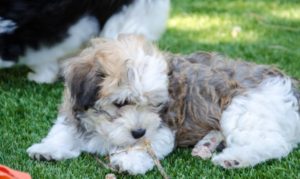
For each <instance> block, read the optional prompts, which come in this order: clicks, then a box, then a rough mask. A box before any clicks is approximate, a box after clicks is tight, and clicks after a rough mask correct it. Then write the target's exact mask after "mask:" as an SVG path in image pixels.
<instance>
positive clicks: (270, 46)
mask: <svg viewBox="0 0 300 179" xmlns="http://www.w3.org/2000/svg"><path fill="white" fill-rule="evenodd" d="M172 4H173V9H172V12H171V17H170V20H169V23H168V29H167V32H166V33H165V34H164V36H163V37H162V38H161V40H160V41H159V46H160V48H161V49H164V50H168V51H171V52H175V53H183V54H186V53H190V52H193V51H197V50H201V51H217V52H220V53H222V54H225V55H227V56H229V57H232V58H242V59H247V60H249V61H253V62H257V63H263V64H274V65H276V66H277V67H279V68H281V69H282V70H284V71H285V72H286V73H287V74H289V75H291V76H293V77H295V78H298V79H300V3H299V0H290V1H287V0H285V1H284V0H282V1H279V0H251V1H250V0H247V1H242V0H236V1H229V0H216V1H212V0H173V1H172ZM235 27H239V28H240V29H241V32H240V33H239V35H238V36H237V37H236V38H233V37H232V35H231V32H232V29H234V28H235ZM28 71H29V70H28V69H26V68H13V69H7V70H0V163H1V164H5V165H8V166H10V167H12V168H15V169H18V170H22V171H26V172H29V173H30V174H31V175H32V176H33V178H103V177H104V176H105V174H107V173H109V172H110V171H108V170H105V169H103V167H102V166H100V165H99V164H98V163H97V162H96V161H95V159H94V158H93V157H92V156H90V155H88V154H83V155H81V156H80V157H79V158H76V159H72V160H65V161H60V162H37V161H33V160H30V159H29V157H28V156H27V154H26V152H25V151H26V149H27V148H28V147H29V146H30V145H31V144H32V143H35V142H38V141H40V140H41V139H42V138H43V137H44V136H45V135H46V134H47V131H48V130H49V128H50V127H51V125H52V123H53V121H54V119H55V117H56V114H57V108H58V105H59V103H60V101H61V94H62V90H63V85H62V83H61V82H57V83H55V84H52V85H38V84H35V83H32V82H28V81H27V80H26V78H25V76H26V73H27V72H28ZM299 137H300V136H299ZM190 152H191V149H177V150H175V151H174V152H173V153H172V154H171V155H169V156H168V157H167V158H166V159H164V160H163V161H162V164H163V166H164V167H165V169H166V171H167V173H168V174H169V175H170V176H171V177H172V178H300V149H297V150H295V151H294V152H292V153H291V154H290V155H289V156H288V157H286V158H284V159H282V160H272V161H268V162H266V163H263V164H260V165H258V166H255V167H254V168H246V169H239V170H224V169H221V168H220V167H217V166H214V165H213V164H212V163H211V162H210V161H203V160H200V159H198V158H193V157H192V156H191V155H190ZM245 155H247V154H245ZM118 177H120V178H134V177H133V176H129V175H126V174H122V175H118ZM144 177H147V178H159V177H160V174H159V172H158V170H157V169H154V170H152V171H150V172H148V173H147V174H146V176H137V177H136V178H144Z"/></svg>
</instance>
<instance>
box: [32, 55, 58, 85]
mask: <svg viewBox="0 0 300 179" xmlns="http://www.w3.org/2000/svg"><path fill="white" fill-rule="evenodd" d="M30 68H31V69H32V70H33V72H30V73H28V76H27V77H28V80H30V81H35V82H37V83H53V82H55V80H56V79H57V76H58V72H59V64H58V62H57V61H56V60H53V61H49V62H47V63H43V64H36V65H31V66H30Z"/></svg>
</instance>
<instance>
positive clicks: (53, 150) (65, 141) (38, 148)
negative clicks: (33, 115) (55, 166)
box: [27, 117, 81, 160]
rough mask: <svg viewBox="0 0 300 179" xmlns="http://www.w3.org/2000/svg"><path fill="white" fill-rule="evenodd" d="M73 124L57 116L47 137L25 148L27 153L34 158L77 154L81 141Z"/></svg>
mask: <svg viewBox="0 0 300 179" xmlns="http://www.w3.org/2000/svg"><path fill="white" fill-rule="evenodd" d="M76 132H77V131H76V128H75V126H72V124H70V123H67V122H66V120H65V118H64V117H58V119H57V121H56V123H55V124H54V126H53V127H52V128H51V130H50V132H49V133H48V135H47V137H45V138H44V139H43V140H42V142H41V143H37V144H33V145H32V146H31V147H29V148H28V149H27V153H28V155H29V156H30V157H31V158H33V159H36V160H63V159H68V158H74V157H77V156H79V154H80V149H81V143H80V139H79V137H77V134H76Z"/></svg>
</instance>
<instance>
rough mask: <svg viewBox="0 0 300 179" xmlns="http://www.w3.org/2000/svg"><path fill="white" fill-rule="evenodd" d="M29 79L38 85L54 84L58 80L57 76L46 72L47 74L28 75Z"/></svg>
mask: <svg viewBox="0 0 300 179" xmlns="http://www.w3.org/2000/svg"><path fill="white" fill-rule="evenodd" d="M27 78H28V80H29V81H34V82H36V83H53V82H55V80H56V78H57V77H56V75H52V74H48V73H46V72H45V74H42V73H32V72H30V73H28V75H27Z"/></svg>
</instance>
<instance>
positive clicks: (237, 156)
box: [212, 134, 292, 169]
mask: <svg viewBox="0 0 300 179" xmlns="http://www.w3.org/2000/svg"><path fill="white" fill-rule="evenodd" d="M249 135H251V134H249ZM260 137H261V138H264V137H262V136H260ZM265 137H266V136H265ZM273 137H275V138H273ZM276 137H278V138H276ZM250 140H251V141H249V142H250V143H249V144H244V145H243V144H239V143H235V144H234V145H231V146H230V147H228V148H225V149H224V150H223V151H222V152H221V153H220V154H218V155H216V156H213V158H212V161H213V163H214V164H216V165H220V166H222V167H223V168H227V169H230V168H244V167H249V166H254V165H256V164H258V163H261V162H264V161H266V160H269V159H272V158H278V159H280V158H282V157H285V156H287V155H288V154H289V152H291V150H292V147H291V145H289V144H288V143H286V142H285V141H284V140H282V137H280V135H275V134H274V135H273V136H267V138H265V139H259V138H257V139H256V140H252V139H250Z"/></svg>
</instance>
